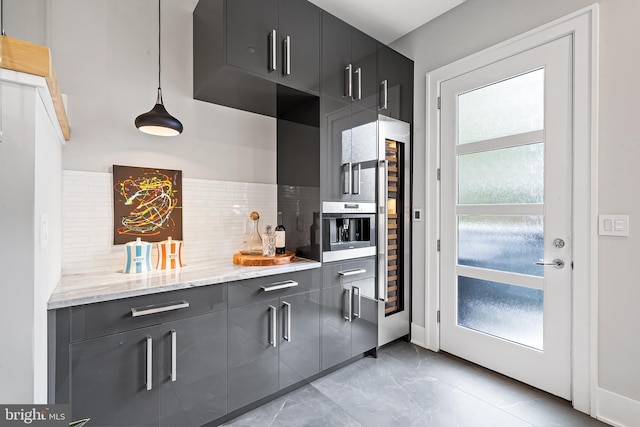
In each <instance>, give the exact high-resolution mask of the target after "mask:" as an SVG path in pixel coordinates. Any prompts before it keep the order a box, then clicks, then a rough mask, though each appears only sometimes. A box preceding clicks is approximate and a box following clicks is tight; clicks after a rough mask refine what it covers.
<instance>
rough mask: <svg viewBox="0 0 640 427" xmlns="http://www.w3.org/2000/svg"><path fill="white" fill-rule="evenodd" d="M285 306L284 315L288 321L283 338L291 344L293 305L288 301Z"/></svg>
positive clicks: (284, 302)
mask: <svg viewBox="0 0 640 427" xmlns="http://www.w3.org/2000/svg"><path fill="white" fill-rule="evenodd" d="M283 304H284V308H285V311H284V315H285V316H286V319H287V320H286V321H285V329H284V333H283V334H282V337H283V338H284V339H285V340H286V341H288V342H291V304H289V303H288V302H286V301H283Z"/></svg>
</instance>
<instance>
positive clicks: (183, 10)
mask: <svg viewBox="0 0 640 427" xmlns="http://www.w3.org/2000/svg"><path fill="white" fill-rule="evenodd" d="M195 4H197V1H196V0H165V1H163V2H162V82H161V84H162V91H163V97H164V104H165V106H166V108H167V110H168V111H169V113H171V114H172V115H174V116H175V117H176V118H178V119H179V120H180V121H181V122H182V124H183V125H184V132H183V133H182V134H181V135H180V136H177V137H173V138H161V137H155V136H150V135H146V134H143V133H142V132H140V131H138V130H137V129H136V128H135V126H134V124H133V122H134V120H135V118H136V116H138V115H139V114H141V113H144V112H147V111H149V110H150V109H151V107H153V105H154V103H155V98H156V91H157V78H158V56H157V55H158V3H157V1H154V0H92V1H81V0H55V1H50V2H49V9H50V15H49V27H50V35H51V37H50V41H49V46H50V47H51V51H52V56H53V60H54V64H55V66H56V71H57V73H58V79H59V81H60V86H61V88H62V92H63V93H65V94H66V95H67V96H68V115H69V121H70V125H71V141H70V142H69V143H68V144H67V146H66V147H65V148H64V152H63V168H64V169H69V170H78V171H92V172H110V171H111V166H112V165H114V164H119V165H127V166H143V167H159V168H166V169H179V170H182V171H183V177H184V178H199V179H214V180H221V181H239V182H243V181H244V182H256V183H270V184H273V183H275V182H276V122H275V119H273V118H269V117H265V116H260V115H257V114H252V113H247V112H243V111H239V110H234V109H230V108H226V107H221V106H218V105H214V104H209V103H206V102H202V101H196V100H194V99H193V96H192V93H193V83H192V82H193V78H192V75H193V71H192V62H193V60H192V44H193V43H192V42H193V40H192V39H193V35H192V12H193V9H194V7H195Z"/></svg>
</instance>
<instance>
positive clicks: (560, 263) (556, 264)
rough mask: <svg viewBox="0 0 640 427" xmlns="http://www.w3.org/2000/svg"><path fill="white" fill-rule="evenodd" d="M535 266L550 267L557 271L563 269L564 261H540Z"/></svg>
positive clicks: (557, 259)
mask: <svg viewBox="0 0 640 427" xmlns="http://www.w3.org/2000/svg"><path fill="white" fill-rule="evenodd" d="M536 265H552V266H554V267H555V268H557V269H558V270H559V269H561V268H563V267H564V261H563V260H561V259H559V258H556V259H554V260H553V261H551V262H544V260H540V261H538V262H536Z"/></svg>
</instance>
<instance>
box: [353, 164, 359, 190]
mask: <svg viewBox="0 0 640 427" xmlns="http://www.w3.org/2000/svg"><path fill="white" fill-rule="evenodd" d="M360 169H361V165H360V163H356V165H355V167H354V168H353V190H352V191H351V194H360Z"/></svg>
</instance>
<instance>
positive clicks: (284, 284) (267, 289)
mask: <svg viewBox="0 0 640 427" xmlns="http://www.w3.org/2000/svg"><path fill="white" fill-rule="evenodd" d="M296 286H298V282H296V281H295V280H285V281H284V282H276V283H272V284H270V285H267V286H261V287H260V289H262V290H263V291H265V292H271V291H277V290H279V289H287V288H293V287H296Z"/></svg>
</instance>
